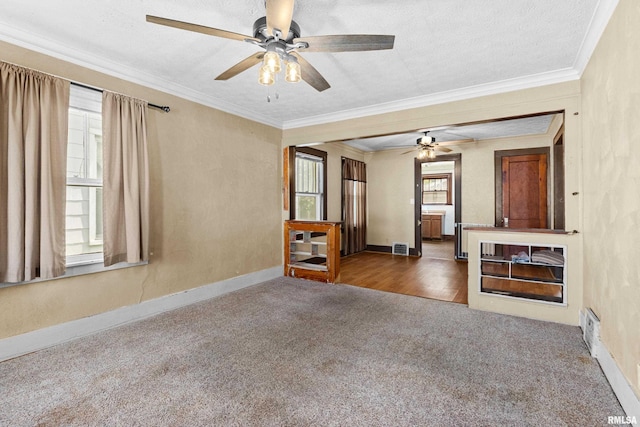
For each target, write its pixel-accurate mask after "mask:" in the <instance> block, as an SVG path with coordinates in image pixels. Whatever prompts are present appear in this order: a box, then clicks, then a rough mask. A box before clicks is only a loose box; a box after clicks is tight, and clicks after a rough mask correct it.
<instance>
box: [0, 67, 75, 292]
mask: <svg viewBox="0 0 640 427" xmlns="http://www.w3.org/2000/svg"><path fill="white" fill-rule="evenodd" d="M68 114H69V82H68V81H65V80H62V79H59V78H56V77H53V76H50V75H46V74H42V73H39V72H37V71H33V70H29V69H26V68H22V67H19V66H16V65H12V64H7V63H5V62H1V61H0V282H21V281H26V280H32V279H35V278H38V277H40V278H43V279H49V278H52V277H56V276H60V275H62V274H64V272H65V192H66V170H65V169H66V164H67V127H68Z"/></svg>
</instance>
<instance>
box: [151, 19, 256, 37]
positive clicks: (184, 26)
mask: <svg viewBox="0 0 640 427" xmlns="http://www.w3.org/2000/svg"><path fill="white" fill-rule="evenodd" d="M147 22H151V23H152V24H159V25H165V26H167V27H173V28H178V29H181V30H187V31H194V32H196V33H202V34H207V35H210V36H216V37H223V38H225V39H232V40H240V41H245V40H247V39H249V40H255V41H259V40H258V39H256V38H253V37H251V36H245V35H244V34H238V33H232V32H231V31H225V30H219V29H217V28H212V27H205V26H204V25H198V24H190V23H188V22H183V21H176V20H174V19H167V18H161V17H159V16H152V15H147Z"/></svg>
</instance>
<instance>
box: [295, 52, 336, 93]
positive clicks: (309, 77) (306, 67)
mask: <svg viewBox="0 0 640 427" xmlns="http://www.w3.org/2000/svg"><path fill="white" fill-rule="evenodd" d="M291 55H293V56H295V57H296V58H297V59H298V63H299V64H300V73H301V74H302V80H304V81H305V82H307V83H308V84H309V85H310V86H311V87H313V88H314V89H315V90H317V91H318V92H322V91H323V90H326V89H329V88H330V87H331V86H330V85H329V83H328V82H327V81H326V80H325V79H324V77H322V75H321V74H320V72H318V70H316V69H315V68H313V65H311V64H309V63H308V62H307V60H306V59H304V58H303V57H302V56H300V55H298V54H297V53H296V52H291Z"/></svg>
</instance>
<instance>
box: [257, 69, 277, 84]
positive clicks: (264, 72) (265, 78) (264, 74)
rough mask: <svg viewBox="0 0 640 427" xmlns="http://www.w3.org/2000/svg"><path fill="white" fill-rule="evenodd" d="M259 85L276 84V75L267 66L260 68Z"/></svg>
mask: <svg viewBox="0 0 640 427" xmlns="http://www.w3.org/2000/svg"><path fill="white" fill-rule="evenodd" d="M258 83H260V84H261V85H264V86H271V85H272V84H274V83H275V78H274V74H273V73H272V72H271V70H270V69H269V67H267V66H266V65H264V66H262V67H260V74H259V75H258Z"/></svg>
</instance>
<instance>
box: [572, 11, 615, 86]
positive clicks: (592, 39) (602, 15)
mask: <svg viewBox="0 0 640 427" xmlns="http://www.w3.org/2000/svg"><path fill="white" fill-rule="evenodd" d="M618 3H619V0H600V1H599V2H598V5H597V6H596V11H595V12H594V13H593V16H592V17H591V22H589V28H588V29H587V33H586V34H585V35H584V39H582V44H581V45H580V50H578V55H576V60H575V62H574V63H573V69H574V70H576V72H577V73H578V75H579V76H580V77H582V73H583V72H584V70H585V68H587V64H589V60H590V59H591V55H593V52H594V51H595V49H596V46H597V45H598V42H599V41H600V37H602V33H604V30H605V28H607V24H608V23H609V20H610V19H611V16H612V15H613V12H614V11H615V10H616V7H617V6H618Z"/></svg>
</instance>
